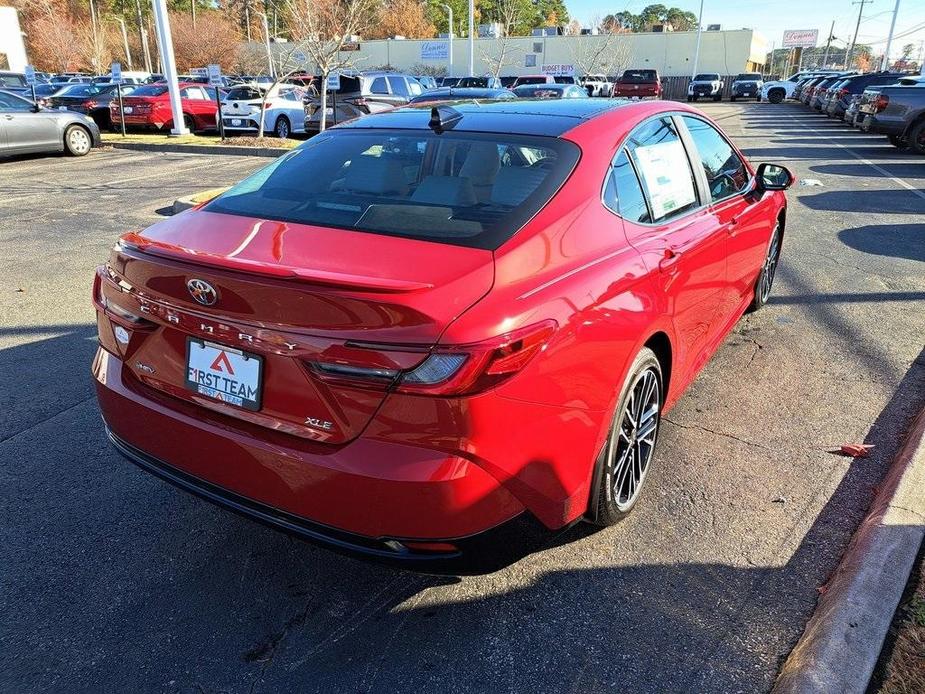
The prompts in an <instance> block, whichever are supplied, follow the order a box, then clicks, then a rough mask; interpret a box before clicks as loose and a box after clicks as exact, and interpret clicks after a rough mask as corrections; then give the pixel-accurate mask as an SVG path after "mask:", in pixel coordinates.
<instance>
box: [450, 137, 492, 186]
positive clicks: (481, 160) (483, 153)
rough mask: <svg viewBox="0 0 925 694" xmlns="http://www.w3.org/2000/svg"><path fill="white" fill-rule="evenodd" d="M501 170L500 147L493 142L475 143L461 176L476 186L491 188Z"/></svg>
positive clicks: (470, 148)
mask: <svg viewBox="0 0 925 694" xmlns="http://www.w3.org/2000/svg"><path fill="white" fill-rule="evenodd" d="M500 168H501V157H500V156H498V145H496V144H495V143H493V142H473V143H472V145H471V146H470V147H469V153H468V154H467V155H466V160H465V161H464V162H463V165H462V168H461V169H460V170H459V175H460V176H463V177H465V178H468V179H469V180H470V181H472V185H474V186H490V185H491V184H492V183H494V182H495V176H497V175H498V169H500Z"/></svg>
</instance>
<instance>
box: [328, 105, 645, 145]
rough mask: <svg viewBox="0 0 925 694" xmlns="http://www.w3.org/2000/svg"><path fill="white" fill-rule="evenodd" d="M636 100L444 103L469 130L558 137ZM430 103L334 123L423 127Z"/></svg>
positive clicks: (348, 126) (456, 127)
mask: <svg viewBox="0 0 925 694" xmlns="http://www.w3.org/2000/svg"><path fill="white" fill-rule="evenodd" d="M633 103H635V102H633V101H630V100H617V99H565V100H561V99H548V100H540V101H520V100H516V99H511V100H506V101H492V102H481V103H475V102H472V101H457V102H443V104H441V108H446V107H448V106H449V107H452V108H453V109H455V110H456V111H458V112H459V113H461V114H462V118H461V119H460V120H459V121H458V122H457V123H456V124H455V125H454V126H453V129H454V130H459V131H466V132H490V133H517V134H521V135H546V136H550V137H558V136H559V135H562V134H563V133H565V132H567V131H569V130H571V129H572V128H574V127H576V126H578V125H580V124H581V123H582V122H583V121H586V120H588V119H590V118H594V117H595V116H598V115H600V114H602V113H606V112H608V111H613V110H615V109H618V108H623V107H625V106H628V105H630V104H633ZM431 108H432V107H431V106H428V105H425V104H421V105H410V106H405V107H402V108H398V109H394V110H392V111H384V112H382V113H377V114H373V115H369V116H364V117H363V118H357V119H355V120H351V121H348V122H346V123H342V124H340V125H337V126H335V127H336V128H338V129H362V128H396V129H412V130H423V129H425V128H428V127H429V125H428V124H429V123H430V115H431Z"/></svg>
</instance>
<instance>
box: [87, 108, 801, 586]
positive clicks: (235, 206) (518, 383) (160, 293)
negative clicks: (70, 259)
mask: <svg viewBox="0 0 925 694" xmlns="http://www.w3.org/2000/svg"><path fill="white" fill-rule="evenodd" d="M792 181H793V177H792V176H791V175H790V173H789V172H788V171H787V170H786V169H784V168H783V167H781V166H777V165H771V164H762V165H761V166H759V167H758V169H757V170H754V169H753V168H752V166H751V165H750V164H749V163H748V162H747V161H746V159H745V157H744V156H743V155H742V154H741V152H739V150H738V149H737V148H736V147H735V146H734V145H732V144H731V142H730V141H729V139H728V138H727V137H726V136H725V135H724V134H723V132H722V130H721V129H720V128H719V126H717V125H716V124H715V123H714V122H712V121H711V120H710V119H709V118H707V117H706V116H705V115H703V114H702V113H701V112H700V111H697V110H696V109H694V108H691V107H689V106H685V105H684V104H679V103H675V102H670V103H669V102H661V101H659V102H641V103H635V102H617V101H610V100H597V99H595V100H591V99H560V100H541V101H503V102H482V103H479V104H456V105H454V106H436V107H433V108H431V106H425V107H414V106H412V107H407V108H400V109H396V110H393V111H389V112H384V113H381V114H376V115H372V116H367V117H363V118H359V119H356V120H353V121H350V122H348V123H344V124H343V125H339V126H337V127H334V128H331V129H330V130H327V131H326V132H324V133H323V134H321V135H318V136H316V137H314V138H312V139H311V140H309V141H308V142H306V143H305V144H303V145H302V146H300V147H299V148H297V149H295V150H293V151H292V152H290V153H288V154H286V155H285V156H283V157H280V158H279V159H277V160H276V161H274V162H273V163H272V164H271V165H270V166H268V167H266V168H265V169H262V170H261V171H259V172H258V173H256V174H254V175H252V176H251V177H250V178H247V179H245V180H244V181H242V182H241V183H239V184H238V185H236V186H234V187H232V188H231V189H230V190H228V191H227V192H225V193H223V194H222V195H221V196H219V197H217V198H216V199H214V200H212V201H211V202H209V203H206V204H204V205H201V206H200V207H198V208H196V209H193V210H192V211H189V212H186V213H184V214H182V215H177V216H175V217H172V218H170V219H167V220H164V221H161V222H159V223H157V224H155V225H154V226H151V227H149V228H148V229H146V230H144V231H141V232H132V233H128V234H125V235H124V236H123V237H122V238H121V239H120V240H119V242H118V244H117V246H116V247H115V248H114V249H113V251H112V253H111V255H110V258H109V260H108V262H107V263H106V264H105V265H104V266H102V267H100V268H99V269H98V271H97V273H96V276H95V281H94V286H93V300H94V303H95V306H96V311H97V318H98V327H99V349H98V351H97V354H96V357H95V359H94V361H93V367H92V371H93V375H94V378H95V381H96V390H97V395H98V398H99V404H100V408H101V410H102V415H103V418H104V420H105V424H106V428H107V432H108V435H109V437H110V440H111V441H112V443H113V444H114V445H115V447H116V448H117V449H118V450H119V451H120V452H121V453H123V454H124V455H125V456H126V457H128V458H129V459H130V460H132V461H133V462H135V463H136V464H137V465H139V466H140V467H142V468H143V469H146V470H148V471H150V472H152V473H154V474H156V475H158V476H160V477H162V478H163V479H165V480H167V481H169V482H171V483H173V484H175V485H178V486H180V487H181V488H184V489H186V490H188V491H190V492H193V493H195V494H198V495H200V496H201V497H204V498H206V499H208V500H210V501H213V502H215V503H218V504H221V505H223V506H225V507H227V508H229V509H232V510H234V511H236V512H238V513H241V514H244V515H246V516H249V517H251V518H254V519H256V520H259V521H261V522H264V523H268V524H270V525H273V526H275V527H277V528H280V529H283V530H285V531H288V532H291V533H295V534H296V535H298V536H300V537H303V538H307V539H311V540H314V541H317V542H321V543H324V544H326V545H327V546H329V547H334V548H338V549H346V550H350V551H352V552H355V553H360V554H364V555H366V556H370V557H376V558H378V559H383V560H392V561H398V562H404V563H405V564H406V565H409V564H410V565H417V566H424V567H425V568H428V569H435V567H440V566H442V565H444V564H446V563H448V564H449V566H451V567H460V566H463V567H467V569H466V570H469V568H471V567H476V569H475V570H485V569H486V568H493V564H492V562H493V561H495V560H494V559H493V557H494V553H493V552H492V551H491V550H492V549H497V548H500V547H507V546H510V545H515V544H517V543H518V542H521V541H523V539H524V537H525V536H526V533H527V530H528V529H539V530H540V531H541V534H542V533H543V532H548V531H549V530H552V529H556V528H561V527H563V526H566V525H568V524H570V523H572V522H575V521H577V520H579V519H582V518H584V519H587V520H589V521H590V522H592V523H596V524H599V525H609V524H612V523H615V522H616V521H618V520H620V519H621V518H622V517H623V516H625V515H626V514H627V513H629V512H630V511H631V509H632V508H633V507H634V506H635V504H636V502H637V500H638V499H639V497H640V491H641V489H642V487H643V485H644V483H645V481H646V479H647V477H648V471H649V467H650V463H651V461H652V456H653V450H654V448H655V445H656V440H657V437H658V434H659V422H660V418H661V416H662V415H663V413H664V412H666V411H667V410H668V409H669V408H671V406H672V405H673V404H674V403H676V402H677V401H678V399H679V398H680V396H681V395H682V393H683V392H684V391H685V389H686V388H687V386H688V385H689V384H690V383H691V381H692V380H693V379H694V377H695V376H696V374H697V373H698V372H699V371H700V369H702V368H703V366H704V365H705V364H706V363H707V361H708V360H709V358H710V356H711V355H712V354H713V353H714V351H715V350H716V349H717V347H718V346H719V345H720V344H721V342H722V341H723V338H724V337H725V336H726V334H727V333H728V332H729V331H730V330H731V329H732V327H733V326H734V325H735V323H736V321H737V320H738V319H739V317H740V316H741V315H742V313H743V312H745V311H746V310H749V309H751V310H754V309H758V308H760V307H761V306H762V305H764V304H765V302H766V301H767V300H768V296H769V294H770V291H771V285H772V282H773V280H774V274H775V269H776V267H777V263H778V258H779V256H780V250H781V245H782V241H783V237H784V228H785V221H786V199H785V197H784V193H783V192H782V191H783V190H784V189H785V188H787V187H788V186H789V185H790V184H791V183H792ZM502 538H503V539H502ZM466 558H468V560H469V561H468V563H466V562H465V561H464V560H465V559H466ZM461 560H463V563H460V561H461ZM455 570H458V569H455Z"/></svg>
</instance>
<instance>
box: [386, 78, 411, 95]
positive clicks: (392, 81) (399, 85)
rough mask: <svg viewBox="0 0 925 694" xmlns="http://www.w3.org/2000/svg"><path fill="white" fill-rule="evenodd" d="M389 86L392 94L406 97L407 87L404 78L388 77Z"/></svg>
mask: <svg viewBox="0 0 925 694" xmlns="http://www.w3.org/2000/svg"><path fill="white" fill-rule="evenodd" d="M389 86H390V87H391V88H392V93H393V94H397V95H398V96H408V85H407V83H406V82H405V78H404V77H394V76H393V77H389Z"/></svg>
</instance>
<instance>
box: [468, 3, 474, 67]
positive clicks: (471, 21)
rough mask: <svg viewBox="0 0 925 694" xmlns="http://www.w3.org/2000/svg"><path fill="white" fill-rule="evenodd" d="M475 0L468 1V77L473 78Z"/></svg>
mask: <svg viewBox="0 0 925 694" xmlns="http://www.w3.org/2000/svg"><path fill="white" fill-rule="evenodd" d="M474 34H475V0H469V73H468V74H469V77H475V36H474Z"/></svg>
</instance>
